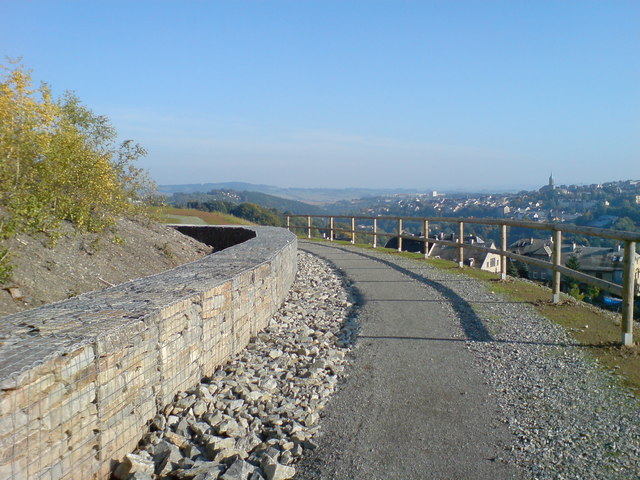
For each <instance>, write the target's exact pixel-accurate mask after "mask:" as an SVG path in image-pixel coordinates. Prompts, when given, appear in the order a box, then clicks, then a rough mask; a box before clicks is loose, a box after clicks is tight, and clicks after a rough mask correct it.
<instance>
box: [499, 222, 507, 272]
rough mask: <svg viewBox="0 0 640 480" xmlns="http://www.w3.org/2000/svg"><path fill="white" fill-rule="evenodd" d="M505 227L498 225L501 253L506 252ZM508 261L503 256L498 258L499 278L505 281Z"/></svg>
mask: <svg viewBox="0 0 640 480" xmlns="http://www.w3.org/2000/svg"><path fill="white" fill-rule="evenodd" d="M507 243H508V242H507V226H506V225H500V250H502V251H503V252H504V251H506V250H507ZM508 261H509V260H508V259H507V257H506V256H505V255H501V256H500V278H501V279H502V280H506V279H507V262H508Z"/></svg>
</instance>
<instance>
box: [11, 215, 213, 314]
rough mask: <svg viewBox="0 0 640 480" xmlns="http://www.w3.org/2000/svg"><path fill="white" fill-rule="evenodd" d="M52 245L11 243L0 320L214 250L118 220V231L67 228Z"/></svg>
mask: <svg viewBox="0 0 640 480" xmlns="http://www.w3.org/2000/svg"><path fill="white" fill-rule="evenodd" d="M62 232H63V235H62V237H61V238H60V239H59V240H57V242H56V243H55V245H54V246H53V247H51V246H50V239H49V237H47V236H46V235H44V234H39V235H25V234H20V235H18V236H17V237H14V238H12V239H11V240H9V241H7V244H8V245H9V246H10V249H11V252H12V253H11V264H12V265H13V267H14V268H13V272H12V275H11V279H10V281H9V282H7V283H5V284H4V285H2V289H1V290H0V316H4V315H8V314H11V313H16V312H19V311H23V310H28V309H30V308H33V307H37V306H40V305H44V304H46V303H51V302H56V301H59V300H64V299H66V298H69V297H72V296H75V295H78V294H80V293H84V292H88V291H92V290H98V289H103V288H107V287H109V286H111V285H116V284H118V283H123V282H127V281H129V280H133V279H135V278H140V277H144V276H147V275H152V274H154V273H159V272H161V271H164V270H167V269H170V268H173V267H175V266H177V265H180V264H182V263H187V262H192V261H194V260H197V259H198V258H201V257H202V256H204V255H206V254H208V253H210V252H211V248H210V247H208V246H207V245H204V244H202V243H200V242H197V241H195V240H193V239H192V238H190V237H187V236H184V235H182V234H180V233H178V232H177V231H175V230H174V229H172V228H170V227H167V226H164V225H160V224H155V223H147V222H142V221H136V220H125V219H120V220H119V221H118V223H117V226H116V228H115V233H114V232H109V231H104V232H102V233H99V234H96V233H79V232H78V231H77V230H76V229H74V228H73V227H72V226H71V225H70V224H68V223H67V224H64V225H63V228H62Z"/></svg>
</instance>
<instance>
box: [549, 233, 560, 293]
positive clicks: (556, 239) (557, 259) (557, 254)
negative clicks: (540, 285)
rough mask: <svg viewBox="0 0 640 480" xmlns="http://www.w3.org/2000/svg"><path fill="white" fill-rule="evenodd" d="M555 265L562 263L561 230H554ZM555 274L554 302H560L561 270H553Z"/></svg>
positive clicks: (553, 283)
mask: <svg viewBox="0 0 640 480" xmlns="http://www.w3.org/2000/svg"><path fill="white" fill-rule="evenodd" d="M553 265H554V266H556V267H559V266H560V265H562V232H561V231H560V230H555V231H554V232H553ZM551 275H552V276H553V282H552V286H551V287H552V290H553V297H552V299H551V300H552V301H553V303H559V302H560V282H561V276H560V272H557V271H555V270H553V271H552V272H551Z"/></svg>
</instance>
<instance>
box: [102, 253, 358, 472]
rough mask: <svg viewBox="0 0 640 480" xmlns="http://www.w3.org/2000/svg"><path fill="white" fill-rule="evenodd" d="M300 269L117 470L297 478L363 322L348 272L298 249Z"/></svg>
mask: <svg viewBox="0 0 640 480" xmlns="http://www.w3.org/2000/svg"><path fill="white" fill-rule="evenodd" d="M298 269H299V271H298V276H297V278H296V281H295V283H294V285H293V287H292V288H291V291H290V293H289V296H288V298H287V299H286V300H285V303H284V305H283V306H282V308H281V309H280V310H279V311H278V312H277V314H276V315H274V317H273V318H272V320H271V322H270V324H269V326H268V327H267V329H265V330H264V331H263V332H261V333H259V334H258V335H257V337H256V338H254V339H252V341H251V343H249V345H248V346H247V348H246V349H245V350H244V351H243V352H242V353H240V354H239V355H238V356H237V357H236V358H234V359H232V360H231V361H230V362H229V363H228V364H226V365H224V366H223V367H221V368H219V369H218V370H217V371H216V372H215V373H214V374H213V375H212V376H211V377H210V378H206V379H204V380H203V381H202V382H201V383H200V384H199V385H197V386H195V387H194V388H192V389H191V390H189V391H187V392H181V393H179V394H178V395H177V396H176V398H175V401H174V402H173V403H171V404H170V405H167V406H166V407H165V408H164V409H163V410H162V412H160V413H159V414H157V415H156V416H155V418H153V420H152V421H151V423H150V426H149V431H148V432H147V433H145V434H144V435H143V437H142V439H141V441H140V444H139V445H140V446H139V449H138V450H137V451H136V452H135V453H132V454H129V455H127V456H126V457H125V459H124V461H123V462H122V463H121V464H120V465H119V466H118V467H117V469H116V470H115V472H114V478H116V479H119V480H125V479H127V480H133V479H137V480H160V479H179V480H183V479H184V480H216V479H220V480H265V479H266V480H287V479H290V478H293V476H294V475H295V464H296V463H297V462H298V461H299V460H300V458H301V457H302V455H303V454H304V451H305V450H311V449H315V448H317V444H316V443H315V442H314V437H315V435H316V434H317V433H318V430H319V428H320V427H319V421H320V415H321V412H322V409H323V408H324V406H325V405H326V403H327V401H328V399H329V397H330V395H331V394H332V393H333V392H334V391H335V389H336V387H337V384H338V381H339V379H340V378H341V377H342V376H344V371H345V364H346V362H347V359H346V353H347V352H348V351H349V349H350V347H351V346H352V345H353V342H354V341H355V338H356V336H357V333H358V330H359V325H358V321H357V317H356V315H355V311H356V310H355V309H356V307H355V300H354V295H353V292H352V291H351V290H350V288H349V284H348V281H345V279H344V278H343V277H342V276H340V274H339V273H338V272H337V271H335V270H334V269H333V268H332V267H330V266H329V265H328V264H327V263H326V262H324V261H322V260H320V259H318V258H317V257H314V256H312V255H309V254H306V253H304V252H299V254H298Z"/></svg>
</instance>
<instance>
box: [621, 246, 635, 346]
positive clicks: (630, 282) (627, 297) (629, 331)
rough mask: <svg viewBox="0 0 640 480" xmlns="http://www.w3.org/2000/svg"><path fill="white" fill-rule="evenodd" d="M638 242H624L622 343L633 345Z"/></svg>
mask: <svg viewBox="0 0 640 480" xmlns="http://www.w3.org/2000/svg"><path fill="white" fill-rule="evenodd" d="M635 257H636V242H630V241H628V240H627V241H626V242H625V243H624V259H623V262H624V263H623V268H624V278H623V283H622V293H623V295H622V344H623V345H626V346H632V345H633V300H634V298H633V297H634V294H635V267H636V261H635Z"/></svg>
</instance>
